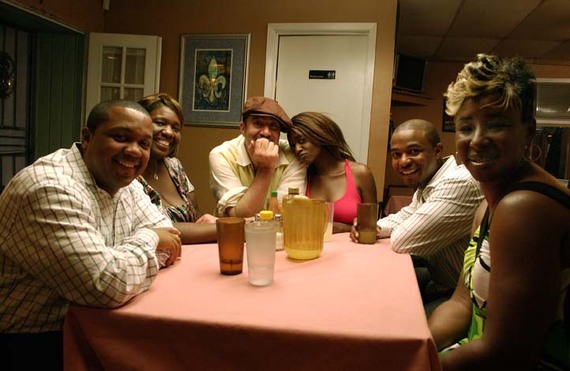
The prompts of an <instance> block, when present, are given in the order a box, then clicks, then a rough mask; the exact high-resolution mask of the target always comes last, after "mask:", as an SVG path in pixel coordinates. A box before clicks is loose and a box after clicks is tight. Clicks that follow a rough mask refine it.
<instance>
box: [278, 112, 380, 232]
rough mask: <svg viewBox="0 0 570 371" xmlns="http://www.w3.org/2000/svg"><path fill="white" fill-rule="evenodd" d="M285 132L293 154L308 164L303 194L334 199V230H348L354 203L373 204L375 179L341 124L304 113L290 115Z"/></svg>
mask: <svg viewBox="0 0 570 371" xmlns="http://www.w3.org/2000/svg"><path fill="white" fill-rule="evenodd" d="M291 121H292V122H293V127H292V128H291V130H290V131H289V133H288V134H287V138H288V140H289V145H290V146H291V149H293V151H294V152H295V155H296V156H297V157H298V158H299V160H300V161H301V162H303V163H304V164H305V165H306V166H307V190H306V195H307V196H308V197H311V198H318V199H322V200H325V201H331V202H334V224H333V233H340V232H350V229H351V227H352V223H353V220H354V218H356V204H358V203H360V202H372V203H376V202H377V199H376V182H375V181H374V176H373V175H372V172H371V171H370V169H369V168H368V166H366V165H364V164H362V163H359V162H356V160H355V159H354V156H353V155H352V152H351V150H350V148H349V146H348V144H347V143H346V140H345V139H344V135H343V134H342V130H341V129H340V127H339V126H338V125H337V124H336V123H335V122H334V121H333V120H331V119H330V118H329V117H328V116H326V115H324V114H322V113H318V112H303V113H299V114H298V115H296V116H294V117H293V118H291Z"/></svg>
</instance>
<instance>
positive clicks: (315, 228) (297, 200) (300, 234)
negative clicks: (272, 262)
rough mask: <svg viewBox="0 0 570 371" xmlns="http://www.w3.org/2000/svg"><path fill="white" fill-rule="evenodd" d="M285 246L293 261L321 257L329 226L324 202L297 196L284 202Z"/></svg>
mask: <svg viewBox="0 0 570 371" xmlns="http://www.w3.org/2000/svg"><path fill="white" fill-rule="evenodd" d="M282 211H283V246H284V248H285V251H286V252H287V256H289V257H290V258H291V259H298V260H308V259H315V258H318V257H319V256H320V255H321V252H322V250H323V235H324V232H325V228H326V226H327V209H326V206H325V202H324V201H323V200H317V199H310V198H307V197H305V196H295V197H292V198H289V199H286V200H284V202H283V205H282Z"/></svg>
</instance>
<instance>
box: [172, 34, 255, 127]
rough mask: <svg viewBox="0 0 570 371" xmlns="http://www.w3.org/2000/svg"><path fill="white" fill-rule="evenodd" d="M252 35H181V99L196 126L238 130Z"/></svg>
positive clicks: (186, 115)
mask: <svg viewBox="0 0 570 371" xmlns="http://www.w3.org/2000/svg"><path fill="white" fill-rule="evenodd" d="M249 40H250V34H230V35H221V34H220V35H213V34H212V35H182V45H181V53H180V58H181V61H180V84H179V89H180V91H179V97H180V105H181V106H182V111H183V112H184V120H185V123H186V124H188V125H193V126H217V127H238V126H239V122H240V119H241V110H242V107H243V103H244V99H245V93H246V89H247V66H248V59H249Z"/></svg>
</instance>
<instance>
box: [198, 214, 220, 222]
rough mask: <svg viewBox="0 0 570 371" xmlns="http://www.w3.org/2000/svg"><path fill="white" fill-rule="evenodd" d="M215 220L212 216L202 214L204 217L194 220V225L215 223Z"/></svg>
mask: <svg viewBox="0 0 570 371" xmlns="http://www.w3.org/2000/svg"><path fill="white" fill-rule="evenodd" d="M216 219H218V218H216V217H215V216H213V215H210V214H204V215H202V216H201V217H199V218H198V219H197V220H196V222H195V223H196V224H205V223H215V222H216Z"/></svg>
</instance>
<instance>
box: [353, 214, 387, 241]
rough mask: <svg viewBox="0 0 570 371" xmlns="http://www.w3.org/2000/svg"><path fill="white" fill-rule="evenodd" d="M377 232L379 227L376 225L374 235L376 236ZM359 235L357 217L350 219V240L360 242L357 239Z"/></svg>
mask: <svg viewBox="0 0 570 371" xmlns="http://www.w3.org/2000/svg"><path fill="white" fill-rule="evenodd" d="M379 233H380V227H378V226H376V236H378V234H379ZM359 236H360V235H359V233H358V218H354V220H353V221H352V227H351V228H350V239H351V240H352V242H356V243H360V240H359V239H358V238H359ZM376 238H378V237H376Z"/></svg>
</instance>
